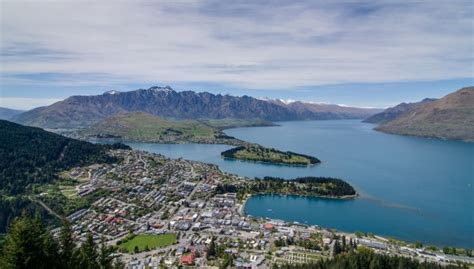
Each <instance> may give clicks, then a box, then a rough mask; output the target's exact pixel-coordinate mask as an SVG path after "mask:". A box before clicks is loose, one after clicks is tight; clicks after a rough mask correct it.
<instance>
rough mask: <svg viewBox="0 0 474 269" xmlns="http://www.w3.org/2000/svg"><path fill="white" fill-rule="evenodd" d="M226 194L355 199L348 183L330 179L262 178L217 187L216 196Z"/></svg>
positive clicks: (355, 195)
mask: <svg viewBox="0 0 474 269" xmlns="http://www.w3.org/2000/svg"><path fill="white" fill-rule="evenodd" d="M236 183H237V184H236ZM227 192H233V193H237V197H238V198H239V199H243V198H244V197H248V196H249V195H255V194H282V195H300V196H311V197H325V198H340V199H347V198H355V197H357V192H356V190H355V189H354V188H353V187H352V186H351V185H350V184H349V183H347V182H346V181H344V180H342V179H338V178H331V177H299V178H295V179H283V178H277V177H264V178H263V179H260V178H256V179H254V180H245V181H236V182H234V183H223V184H218V185H217V187H216V193H217V194H222V193H227Z"/></svg>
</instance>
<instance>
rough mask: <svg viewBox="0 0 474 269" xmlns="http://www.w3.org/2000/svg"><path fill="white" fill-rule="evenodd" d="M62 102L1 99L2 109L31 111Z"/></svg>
mask: <svg viewBox="0 0 474 269" xmlns="http://www.w3.org/2000/svg"><path fill="white" fill-rule="evenodd" d="M61 100H62V99H53V98H26V97H2V98H0V107H6V108H12V109H19V110H30V109H32V108H35V107H40V106H48V105H51V104H53V103H56V102H58V101H61Z"/></svg>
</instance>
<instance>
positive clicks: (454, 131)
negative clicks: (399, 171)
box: [376, 87, 474, 141]
mask: <svg viewBox="0 0 474 269" xmlns="http://www.w3.org/2000/svg"><path fill="white" fill-rule="evenodd" d="M376 130H378V131H382V132H387V133H393V134H401V135H414V136H423V137H433V138H441V139H456V140H466V141H474V87H466V88H462V89H460V90H458V91H456V92H454V93H451V94H448V95H447V96H445V97H443V98H441V99H439V100H436V101H432V102H427V103H424V104H422V105H420V106H418V107H415V108H414V109H411V110H409V111H407V112H405V113H403V114H401V115H400V116H398V117H397V118H396V119H394V120H392V121H389V122H387V123H385V124H382V125H380V126H378V127H377V128H376Z"/></svg>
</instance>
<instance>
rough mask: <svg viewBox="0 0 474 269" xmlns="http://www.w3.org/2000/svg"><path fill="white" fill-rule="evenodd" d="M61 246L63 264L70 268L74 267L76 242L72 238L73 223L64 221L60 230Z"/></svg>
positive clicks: (60, 253)
mask: <svg viewBox="0 0 474 269" xmlns="http://www.w3.org/2000/svg"><path fill="white" fill-rule="evenodd" d="M59 246H60V248H61V251H60V252H59V257H60V260H61V264H63V265H64V266H65V267H68V268H74V267H75V266H76V265H77V263H76V260H77V259H76V255H75V254H76V244H75V242H74V240H73V238H72V230H71V224H70V223H69V222H68V221H64V222H63V225H62V226H61V230H60V232H59Z"/></svg>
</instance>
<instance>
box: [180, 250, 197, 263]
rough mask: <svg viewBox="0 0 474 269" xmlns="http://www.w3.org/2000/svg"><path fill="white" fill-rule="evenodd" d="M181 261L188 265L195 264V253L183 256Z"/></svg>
mask: <svg viewBox="0 0 474 269" xmlns="http://www.w3.org/2000/svg"><path fill="white" fill-rule="evenodd" d="M181 263H182V264H186V265H193V264H194V253H191V254H188V255H183V256H181Z"/></svg>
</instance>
